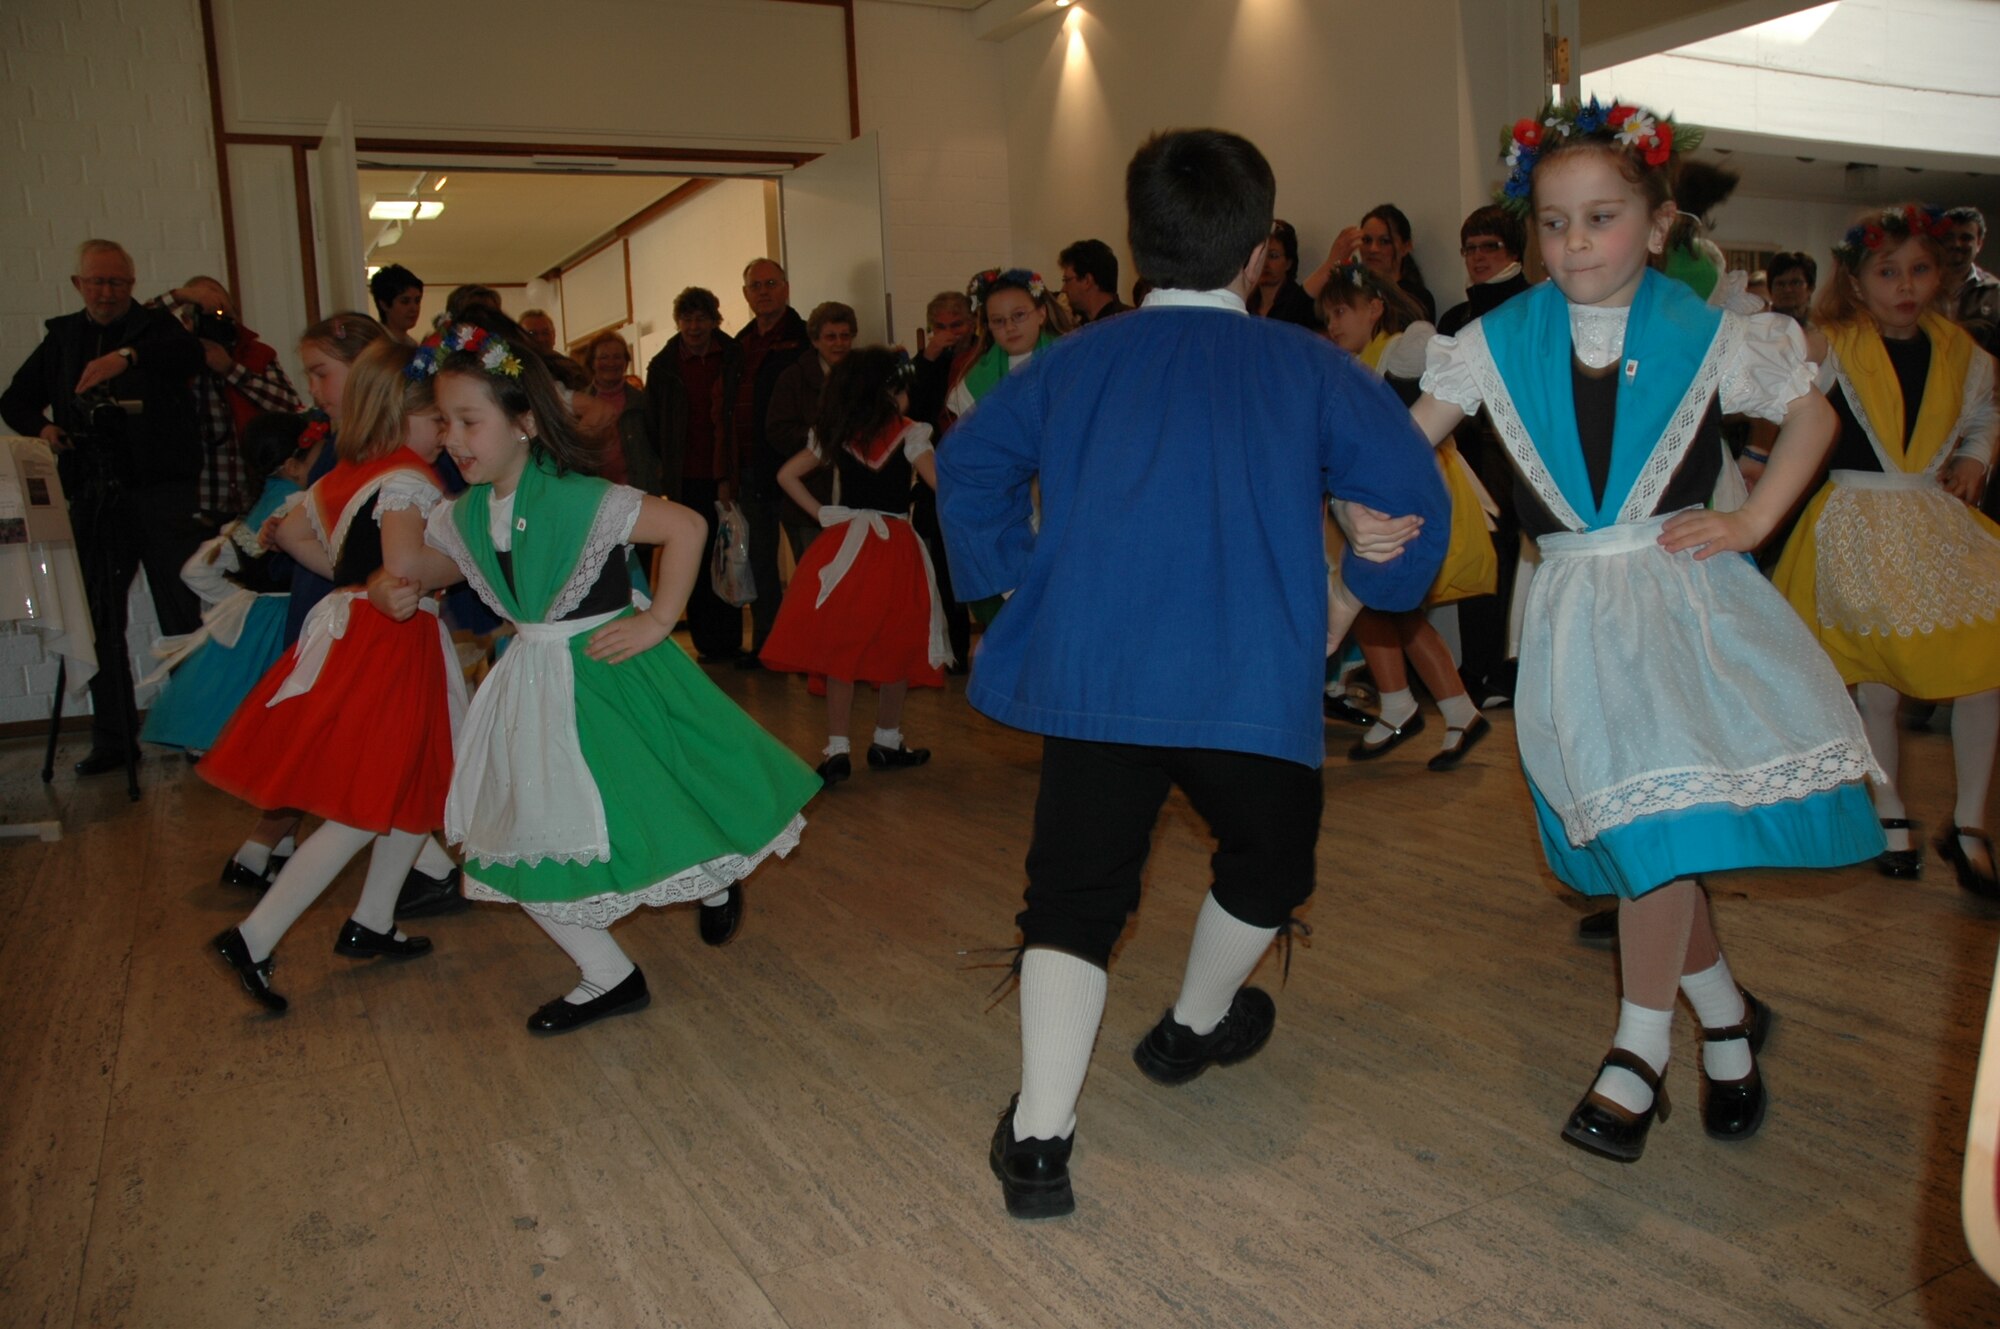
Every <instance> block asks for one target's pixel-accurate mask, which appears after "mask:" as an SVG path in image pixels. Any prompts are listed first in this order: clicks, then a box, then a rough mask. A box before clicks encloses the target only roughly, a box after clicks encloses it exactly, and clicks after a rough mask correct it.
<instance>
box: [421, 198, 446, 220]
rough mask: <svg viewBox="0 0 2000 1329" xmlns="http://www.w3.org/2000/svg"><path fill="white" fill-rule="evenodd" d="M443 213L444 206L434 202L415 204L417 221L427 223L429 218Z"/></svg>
mask: <svg viewBox="0 0 2000 1329" xmlns="http://www.w3.org/2000/svg"><path fill="white" fill-rule="evenodd" d="M443 211H444V204H442V203H438V202H434V201H426V202H423V203H419V204H417V220H418V221H429V220H430V219H431V218H433V217H435V216H437V215H438V214H439V213H440V212H443Z"/></svg>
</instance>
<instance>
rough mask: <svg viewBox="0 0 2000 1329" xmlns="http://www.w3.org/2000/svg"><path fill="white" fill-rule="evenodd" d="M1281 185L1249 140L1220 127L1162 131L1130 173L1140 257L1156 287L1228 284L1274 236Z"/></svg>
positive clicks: (1129, 209)
mask: <svg viewBox="0 0 2000 1329" xmlns="http://www.w3.org/2000/svg"><path fill="white" fill-rule="evenodd" d="M1277 197H1278V185H1277V181H1276V179H1274V178H1273V176H1272V175H1271V164H1270V163H1269V162H1267V161H1265V160H1264V154H1263V153H1261V152H1259V151H1257V146H1256V145H1255V144H1254V143H1252V142H1250V140H1249V139H1246V138H1243V137H1241V136H1240V135H1237V134H1231V133H1228V132H1226V131H1224V130H1220V129H1174V130H1168V131H1167V132H1166V133H1163V134H1155V135H1154V136H1153V137H1152V138H1150V139H1148V140H1146V142H1145V144H1144V145H1143V146H1141V147H1140V149H1139V151H1138V152H1137V153H1135V154H1133V157H1132V164H1131V165H1130V166H1128V167H1127V168H1126V170H1125V211H1126V214H1127V218H1128V222H1129V226H1130V230H1129V231H1128V233H1127V240H1128V243H1129V244H1130V246H1131V250H1132V262H1133V264H1134V266H1136V267H1137V268H1138V269H1139V271H1141V272H1143V273H1145V274H1146V276H1147V278H1148V279H1149V280H1150V281H1152V283H1153V284H1154V285H1155V286H1156V287H1168V288H1172V289H1177V290H1184V291H1212V290H1214V289H1216V288H1217V287H1220V286H1227V285H1228V284H1229V283H1230V282H1231V281H1233V280H1234V279H1235V277H1236V274H1237V273H1239V272H1241V271H1242V270H1243V265H1244V264H1245V263H1247V262H1249V261H1250V255H1251V253H1252V252H1253V251H1254V250H1255V249H1256V248H1257V246H1259V245H1261V244H1263V243H1264V242H1265V241H1266V240H1268V239H1270V236H1271V219H1272V217H1273V216H1274V215H1275V213H1276V208H1277Z"/></svg>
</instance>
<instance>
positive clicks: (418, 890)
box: [396, 865, 472, 918]
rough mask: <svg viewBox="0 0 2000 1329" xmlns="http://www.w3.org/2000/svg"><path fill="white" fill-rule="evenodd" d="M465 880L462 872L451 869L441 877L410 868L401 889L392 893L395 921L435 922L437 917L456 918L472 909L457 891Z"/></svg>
mask: <svg viewBox="0 0 2000 1329" xmlns="http://www.w3.org/2000/svg"><path fill="white" fill-rule="evenodd" d="M464 878H465V871H464V869H462V868H460V867H457V866H456V865H454V866H453V867H452V870H451V871H449V872H447V873H445V874H444V875H443V876H442V877H433V876H431V875H430V874H428V873H425V872H419V871H417V869H415V868H411V869H410V871H409V874H408V875H407V876H405V877H404V878H403V889H402V890H400V891H398V892H397V893H396V917H397V918H436V917H437V916H438V915H440V914H457V913H463V912H464V911H465V910H467V909H470V908H472V901H470V900H468V899H466V898H465V895H464V893H463V892H462V891H460V890H459V883H460V882H461V881H463V880H464Z"/></svg>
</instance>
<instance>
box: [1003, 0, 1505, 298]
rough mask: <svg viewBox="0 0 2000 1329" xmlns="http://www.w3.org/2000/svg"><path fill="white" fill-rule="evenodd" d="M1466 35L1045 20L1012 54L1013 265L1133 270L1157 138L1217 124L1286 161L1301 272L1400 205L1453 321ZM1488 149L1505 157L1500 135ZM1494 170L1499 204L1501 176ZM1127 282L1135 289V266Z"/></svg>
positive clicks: (1197, 0)
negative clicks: (1133, 238)
mask: <svg viewBox="0 0 2000 1329" xmlns="http://www.w3.org/2000/svg"><path fill="white" fill-rule="evenodd" d="M1470 2H1473V0H1468V3H1470ZM1477 2H1478V3H1490V2H1497V0H1477ZM1529 9H1530V12H1532V6H1529ZM1460 31H1461V29H1460V14H1459V4H1458V3H1457V2H1456V0H1405V3H1401V4H1398V5H1396V6H1395V7H1394V11H1393V21H1386V20H1385V19H1384V18H1383V15H1382V11H1380V10H1379V9H1374V8H1370V7H1367V6H1363V5H1360V4H1356V3H1350V2H1348V0H1285V2H1284V3H1264V2H1255V3H1253V2H1252V0H1241V2H1240V3H1230V4H1222V3H1210V2H1209V0H1091V3H1090V4H1089V6H1088V7H1087V8H1086V7H1083V6H1078V7H1076V8H1074V9H1071V10H1068V11H1066V13H1065V14H1064V16H1063V17H1061V18H1060V19H1049V20H1046V21H1043V22H1038V23H1036V24H1034V25H1033V26H1032V27H1030V28H1028V29H1027V30H1026V31H1024V32H1021V33H1019V34H1018V35H1016V36H1013V37H1011V38H1009V39H1008V40H1007V41H1006V43H1005V50H1004V60H1003V63H1002V78H1003V80H1004V82H1005V99H1006V105H1007V119H1008V131H1007V152H1008V167H1009V181H1010V192H1011V197H1010V205H1011V215H1012V217H1013V240H1014V244H1013V248H1012V251H1011V253H1010V254H1009V255H1007V257H1010V258H1012V259H1014V260H1015V261H1017V262H1021V263H1024V264H1032V265H1033V266H1036V267H1038V268H1040V269H1041V271H1042V272H1044V273H1045V274H1047V273H1050V272H1052V271H1053V270H1054V268H1055V263H1056V255H1057V253H1058V252H1059V251H1060V250H1061V249H1062V247H1063V246H1064V245H1066V244H1068V243H1069V242H1070V241H1072V240H1075V239H1078V238H1080V237H1083V236H1096V237H1099V238H1101V239H1104V240H1106V241H1109V242H1110V243H1111V244H1112V246H1113V248H1115V249H1117V250H1118V251H1119V253H1120V255H1121V259H1122V260H1129V251H1128V250H1127V249H1126V247H1125V236H1124V230H1125V210H1124V172H1125V165H1126V163H1127V162H1128V161H1129V160H1130V158H1131V155H1132V153H1133V151H1134V150H1135V149H1136V148H1137V147H1138V146H1139V144H1140V143H1141V142H1142V141H1143V140H1144V139H1145V138H1146V137H1147V136H1148V135H1149V134H1151V133H1153V132H1154V131H1157V130H1161V129H1170V128H1184V127H1189V126H1197V125H1213V126H1216V127H1220V128H1224V129H1230V130H1234V131H1236V132H1237V133H1241V134H1243V135H1245V136H1247V137H1248V138H1250V139H1251V140H1252V141H1253V142H1255V143H1256V144H1257V145H1258V147H1259V148H1261V149H1262V150H1263V152H1264V154H1265V156H1266V157H1268V158H1269V159H1270V161H1271V165H1272V168H1273V170H1274V171H1275V172H1276V174H1277V178H1278V215H1279V216H1281V217H1283V218H1285V219H1286V220H1288V221H1290V222H1291V223H1292V224H1293V225H1294V226H1296V227H1297V228H1298V231H1299V238H1300V251H1301V252H1300V264H1301V266H1302V267H1304V268H1306V269H1308V270H1310V269H1311V268H1312V267H1314V266H1317V264H1318V263H1319V261H1320V260H1321V259H1322V258H1324V256H1325V253H1326V248H1327V246H1328V245H1329V244H1330V243H1331V242H1332V240H1333V237H1334V235H1335V234H1336V233H1337V232H1338V231H1339V230H1340V228H1341V227H1343V226H1346V225H1349V224H1352V223H1354V222H1356V221H1359V220H1360V218H1361V214H1362V213H1364V212H1366V211H1367V210H1368V209H1369V208H1370V207H1372V206H1374V205H1375V204H1377V203H1382V202H1394V203H1396V204H1398V205H1399V206H1400V207H1401V208H1402V209H1403V211H1404V212H1406V213H1407V214H1408V215H1409V217H1410V220H1411V223H1412V225H1413V227H1414V229H1415V233H1416V254H1417V259H1418V261H1419V263H1420V264H1421V265H1422V268H1423V271H1424V275H1425V278H1426V280H1427V281H1428V282H1429V283H1430V285H1431V287H1432V289H1433V291H1434V292H1435V293H1436V294H1437V295H1438V296H1439V298H1440V300H1441V301H1442V302H1443V303H1444V304H1447V305H1448V304H1450V303H1452V302H1453V298H1454V293H1455V292H1456V291H1457V290H1458V289H1459V287H1460V286H1462V284H1463V273H1464V268H1463V265H1462V264H1461V263H1460V261H1459V258H1458V253H1457V250H1458V224H1459V222H1460V221H1461V220H1463V218H1464V215H1465V212H1466V211H1467V210H1468V208H1467V206H1466V202H1467V201H1466V198H1465V189H1466V179H1467V176H1469V175H1471V174H1472V172H1473V169H1474V168H1473V166H1472V165H1471V164H1469V163H1468V162H1466V161H1462V160H1461V152H1460V148H1461V133H1462V132H1472V129H1471V128H1469V127H1467V126H1466V124H1465V121H1466V120H1467V119H1469V116H1468V114H1467V113H1466V112H1464V111H1462V110H1461V105H1460V98H1459V96H1458V95H1457V91H1456V90H1457V88H1458V79H1459V71H1460V65H1461V55H1460V41H1461V36H1460ZM1538 41H1539V39H1537V42H1538ZM1470 58H1471V59H1499V58H1502V57H1501V54H1500V53H1499V52H1473V53H1471V55H1470ZM1477 133H1478V136H1479V137H1478V142H1479V143H1481V144H1489V143H1493V142H1496V141H1497V138H1498V133H1499V131H1498V126H1497V124H1496V125H1490V126H1479V127H1477ZM1489 171H1490V176H1489V178H1488V179H1487V180H1486V181H1484V182H1483V183H1484V184H1485V185H1486V186H1487V187H1489V188H1490V186H1491V183H1492V177H1497V175H1498V167H1497V163H1496V164H1494V165H1493V166H1491V167H1490V168H1489ZM1120 267H1121V271H1120V274H1119V275H1120V281H1121V284H1123V285H1125V286H1126V287H1127V288H1128V289H1129V287H1130V283H1131V279H1132V276H1133V274H1132V272H1131V265H1130V263H1129V261H1121V265H1120Z"/></svg>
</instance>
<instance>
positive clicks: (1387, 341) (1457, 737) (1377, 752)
mask: <svg viewBox="0 0 2000 1329" xmlns="http://www.w3.org/2000/svg"><path fill="white" fill-rule="evenodd" d="M1319 309H1320V315H1321V317H1322V318H1324V319H1325V320H1326V326H1327V336H1328V337H1330V338H1332V340H1333V342H1334V344H1335V345H1337V346H1339V347H1340V348H1341V349H1342V350H1344V351H1346V352H1348V353H1349V354H1350V355H1353V356H1355V357H1357V358H1358V359H1359V360H1360V361H1361V362H1362V363H1363V364H1365V365H1367V366H1368V367H1369V368H1370V369H1372V370H1374V371H1375V372H1376V373H1377V374H1380V375H1381V376H1382V378H1383V379H1384V381H1386V382H1387V383H1388V385H1389V386H1390V387H1391V388H1394V389H1395V390H1396V394H1397V395H1398V396H1400V397H1401V398H1402V399H1403V401H1404V403H1405V404H1406V405H1407V404H1409V403H1412V402H1414V401H1416V399H1417V398H1418V397H1419V396H1420V395H1421V389H1420V388H1419V387H1418V386H1417V381H1418V379H1420V378H1421V377H1422V376H1423V372H1424V351H1425V348H1427V347H1428V346H1429V345H1430V342H1431V338H1433V337H1435V336H1436V335H1437V329H1436V328H1434V327H1432V326H1431V325H1430V324H1429V323H1426V322H1424V321H1423V314H1422V311H1421V310H1419V309H1418V308H1417V306H1416V304H1415V302H1414V301H1412V300H1411V299H1410V297H1409V296H1408V295H1406V294H1404V293H1403V292H1402V291H1401V290H1400V289H1398V288H1396V287H1394V286H1391V285H1390V284H1389V283H1388V282H1386V281H1384V280H1383V279H1382V278H1380V277H1378V276H1377V275H1375V273H1373V272H1371V271H1369V270H1368V269H1367V268H1365V267H1362V266H1361V265H1360V264H1358V263H1356V264H1349V265H1348V266H1346V267H1343V268H1341V269H1339V270H1337V271H1336V272H1335V273H1334V274H1333V276H1332V277H1331V278H1330V279H1328V281H1327V283H1326V285H1325V286H1324V287H1322V288H1320V293H1319ZM1437 454H1438V468H1439V469H1440V470H1441V471H1442V472H1443V473H1444V481H1445V487H1446V488H1447V489H1448V490H1450V492H1451V544H1450V546H1449V547H1448V548H1447V549H1446V551H1445V556H1444V566H1443V567H1442V568H1441V569H1439V571H1438V576H1437V580H1436V581H1435V582H1433V583H1432V584H1431V591H1430V594H1429V595H1428V596H1426V597H1425V599H1424V604H1423V606H1422V607H1421V608H1417V609H1412V610H1408V611H1406V612H1404V613H1400V614H1385V613H1380V612H1378V611H1376V610H1373V609H1364V610H1362V611H1361V615H1360V617H1359V618H1357V619H1356V620H1355V623H1354V640H1355V643H1356V644H1357V645H1359V646H1360V647H1361V654H1362V657H1363V658H1364V659H1366V660H1367V661H1368V671H1369V673H1371V674H1373V675H1374V676H1375V686H1376V688H1377V689H1378V690H1379V691H1380V693H1381V696H1382V706H1381V716H1380V718H1378V719H1377V720H1376V721H1375V723H1374V725H1373V726H1371V727H1370V728H1369V730H1368V731H1367V733H1365V734H1363V735H1362V737H1361V739H1360V741H1359V742H1357V743H1355V745H1354V746H1353V747H1352V748H1350V749H1349V750H1348V753H1347V756H1348V759H1349V760H1350V761H1367V760H1370V759H1372V758H1375V757H1379V756H1381V755H1382V754H1383V753H1385V752H1387V751H1388V750H1389V749H1390V748H1393V747H1395V746H1397V745H1398V744H1400V743H1401V742H1403V740H1404V739H1406V738H1409V737H1411V736H1413V735H1415V734H1417V733H1418V732H1420V731H1421V730H1422V729H1423V727H1424V721H1423V716H1422V715H1421V714H1420V713H1419V712H1418V710H1417V703H1416V699H1415V698H1413V697H1412V696H1411V695H1410V681H1409V680H1410V676H1409V671H1408V669H1407V668H1406V667H1405V665H1404V657H1406V656H1407V657H1408V659H1409V663H1410V664H1413V665H1415V666H1416V669H1417V676H1418V677H1420V678H1422V679H1423V681H1424V686H1425V687H1426V688H1428V689H1429V690H1430V694H1431V697H1432V699H1433V700H1434V701H1436V702H1437V705H1438V710H1439V711H1441V712H1442V713H1443V715H1444V721H1445V731H1444V743H1443V746H1442V747H1440V749H1439V750H1438V753H1437V755H1436V756H1434V757H1432V758H1431V759H1430V768H1431V769H1432V770H1434V771H1448V770H1450V769H1451V768H1452V767H1454V766H1456V765H1458V763H1459V762H1460V761H1462V760H1463V759H1464V758H1465V754H1466V753H1467V752H1469V751H1471V749H1472V746H1473V744H1475V743H1477V742H1479V740H1480V739H1482V738H1484V737H1486V735H1487V734H1488V733H1489V732H1490V731H1491V729H1492V726H1491V725H1489V724H1488V723H1487V721H1486V717H1485V716H1483V715H1481V714H1480V713H1479V708H1478V707H1477V706H1476V705H1474V704H1473V701H1472V697H1471V695H1470V694H1469V693H1467V691H1466V690H1465V682H1464V680H1463V679H1461V678H1460V677H1459V673H1458V667H1457V665H1455V664H1454V663H1453V662H1452V658H1451V648H1450V647H1449V646H1447V645H1446V644H1445V640H1444V638H1443V637H1442V636H1441V635H1439V633H1438V630H1437V629H1436V628H1435V627H1432V626H1431V623H1430V620H1429V619H1428V618H1426V617H1425V616H1424V615H1425V611H1426V610H1428V609H1430V608H1431V607H1433V606H1435V605H1444V604H1452V603H1455V602H1456V601H1459V600H1463V599H1466V598H1468V597H1470V596H1474V595H1491V594H1493V589H1494V587H1495V585H1496V584H1497V583H1498V581H1499V572H1500V564H1499V560H1498V558H1497V557H1496V556H1495V554H1494V552H1493V537H1492V535H1491V534H1490V533H1489V531H1488V529H1487V522H1486V515H1487V509H1488V508H1489V507H1491V506H1492V500H1491V499H1490V498H1488V497H1487V495H1486V491H1485V490H1483V489H1481V488H1480V486H1479V481H1478V480H1477V479H1475V478H1474V477H1473V474H1472V469H1471V468H1470V467H1468V466H1467V465H1466V464H1465V461H1464V459H1463V458H1461V457H1460V456H1459V455H1458V449H1457V447H1455V446H1454V445H1453V444H1452V442H1451V440H1450V439H1449V438H1447V439H1446V440H1445V441H1444V442H1443V443H1442V444H1440V445H1439V446H1438V450H1437Z"/></svg>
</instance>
